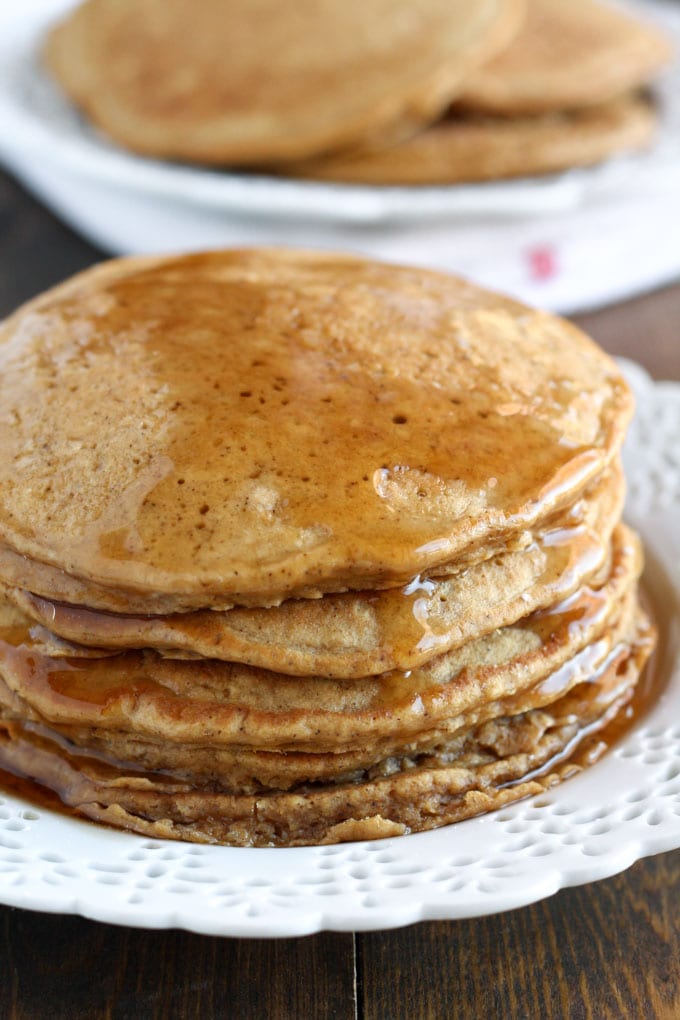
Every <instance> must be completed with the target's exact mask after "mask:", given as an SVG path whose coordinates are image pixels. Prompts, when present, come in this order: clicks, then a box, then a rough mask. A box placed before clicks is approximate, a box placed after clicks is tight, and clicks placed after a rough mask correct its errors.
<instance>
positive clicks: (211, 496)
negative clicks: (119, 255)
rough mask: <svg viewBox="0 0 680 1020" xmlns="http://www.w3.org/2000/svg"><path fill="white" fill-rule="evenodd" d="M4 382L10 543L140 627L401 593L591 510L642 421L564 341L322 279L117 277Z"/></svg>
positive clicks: (470, 309) (0, 460)
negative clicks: (569, 512) (138, 610)
mask: <svg viewBox="0 0 680 1020" xmlns="http://www.w3.org/2000/svg"><path fill="white" fill-rule="evenodd" d="M0 364H1V365H2V376H1V379H0V400H1V402H2V407H3V416H4V421H5V422H6V423H7V424H8V425H9V424H10V423H11V428H8V429H7V438H6V441H5V442H3V444H2V447H1V448H0V537H1V538H2V540H3V542H4V544H5V546H6V547H8V549H9V551H10V554H12V553H13V554H15V555H16V554H19V556H20V557H21V559H20V560H19V561H18V568H19V571H21V570H26V571H28V572H30V571H31V569H32V566H31V560H32V561H35V563H36V564H37V565H38V567H40V565H41V564H45V565H47V567H48V568H49V569H51V570H52V571H57V572H59V571H62V572H65V574H66V576H67V577H68V576H73V577H75V578H76V579H77V580H78V579H80V580H84V581H85V582H88V583H89V582H92V584H93V585H95V586H100V589H101V590H102V591H103V592H104V594H106V592H107V591H108V592H112V593H113V595H114V602H115V601H116V600H115V595H116V593H117V592H118V593H120V594H119V598H118V601H117V604H116V606H115V608H120V603H122V604H123V605H125V603H126V598H127V595H128V593H129V596H130V598H129V600H128V605H130V604H131V605H132V606H133V608H132V611H135V602H134V600H135V599H137V603H136V605H139V604H142V605H144V606H145V607H146V611H147V612H154V611H155V612H158V611H160V612H167V611H172V610H173V609H174V610H185V609H191V608H199V607H202V606H203V607H211V608H224V607H226V606H230V605H232V604H233V603H234V602H240V603H241V604H245V605H253V604H255V605H257V604H260V605H267V604H272V603H276V602H278V601H281V599H282V598H285V597H288V596H291V595H295V594H304V595H310V594H315V593H319V592H322V591H334V590H335V591H339V590H343V589H345V588H348V587H349V588H355V589H360V588H373V587H390V586H394V585H396V584H400V583H408V582H409V581H410V580H411V579H412V578H413V576H414V575H415V574H417V573H422V572H423V571H426V570H428V569H430V568H434V567H436V566H438V565H441V564H446V563H450V562H452V561H454V560H457V559H460V558H464V557H465V555H466V554H469V552H470V550H475V549H479V548H482V547H483V546H485V545H487V544H488V543H490V542H493V541H498V540H499V539H500V540H505V538H506V536H508V535H510V536H511V535H512V534H513V533H515V534H516V533H517V531H519V530H521V529H522V528H526V527H531V526H534V525H535V524H536V523H537V522H539V521H541V520H544V519H546V518H547V517H548V516H550V515H551V514H553V513H555V512H556V511H557V510H558V509H559V508H560V507H564V506H567V505H569V504H570V503H572V502H573V501H574V500H575V499H576V498H577V496H578V494H579V493H580V492H582V491H583V490H584V488H585V487H586V485H587V484H588V482H589V481H590V480H592V479H594V478H596V477H597V476H598V475H599V474H600V473H601V472H602V471H603V470H604V469H605V467H606V466H607V465H608V463H609V462H610V461H611V460H612V458H613V456H614V455H615V453H616V452H617V450H618V448H619V446H620V443H621V440H622V435H623V430H624V428H625V425H626V423H627V421H628V418H629V416H630V412H631V398H630V394H629V392H628V389H627V387H626V384H625V382H624V380H623V378H622V376H621V374H620V372H619V371H618V369H617V368H616V366H615V365H614V364H613V362H612V361H611V360H610V359H609V358H608V357H607V356H606V355H605V354H604V353H603V352H602V351H600V350H599V349H598V348H597V347H595V345H594V344H592V343H591V341H589V340H588V339H587V338H586V337H585V336H584V335H583V334H582V333H580V332H579V331H578V330H577V329H576V328H575V327H573V326H571V325H569V324H568V323H566V322H564V321H562V320H559V319H557V318H555V317H553V316H550V315H548V314H546V313H541V312H534V311H531V310H529V309H527V308H526V307H524V306H523V305H521V304H518V303H516V302H513V301H510V300H509V299H504V298H499V297H497V296H495V295H491V294H489V293H488V292H485V291H482V290H479V289H478V288H476V287H474V286H472V285H471V284H467V283H464V282H461V281H460V280H456V279H453V278H452V277H450V276H446V275H443V274H438V273H433V272H428V271H425V270H416V269H405V268H401V267H393V266H387V265H381V264H378V263H371V262H367V261H364V260H361V259H354V258H351V257H349V256H335V255H325V254H311V253H296V252H283V251H259V252H258V251H252V252H216V253H211V254H204V255H195V256H185V257H181V258H159V259H141V260H138V259H131V260H120V261H117V262H115V261H114V262H112V263H109V264H107V265H105V266H102V267H99V268H97V269H95V270H91V271H89V272H87V273H85V274H83V275H81V276H80V277H76V278H75V279H74V280H72V281H70V282H69V283H67V284H64V285H63V286H62V287H60V288H57V289H55V290H54V291H52V292H49V293H48V294H47V295H45V296H43V297H42V298H40V299H37V300H36V301H34V302H33V303H31V304H29V305H28V306H26V307H25V308H24V309H22V310H20V311H19V312H18V313H16V315H15V316H13V317H12V318H11V319H9V320H7V322H6V323H5V324H4V327H3V329H2V332H1V333H0ZM27 557H28V558H29V559H28V560H27V559H26V558H27ZM3 575H4V570H3ZM4 576H5V579H6V580H8V578H7V577H6V575H4ZM23 586H25V587H30V588H32V585H25V584H24V585H23ZM32 590H38V593H39V594H42V595H46V596H49V595H50V594H51V593H52V592H51V591H50V589H49V587H48V590H42V591H41V590H40V589H35V588H32ZM94 595H95V596H96V591H95V593H94ZM57 597H58V596H57ZM81 597H82V599H83V601H84V602H85V604H88V605H97V604H98V603H97V601H96V598H95V597H92V598H90V597H89V596H88V590H87V586H86V587H85V588H84V590H83V594H82V595H81ZM69 601H76V602H77V601H79V599H77V598H75V599H69ZM103 607H104V608H108V606H107V605H106V603H104V606H103ZM142 611H144V610H142Z"/></svg>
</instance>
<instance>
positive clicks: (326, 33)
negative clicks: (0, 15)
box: [45, 0, 517, 164]
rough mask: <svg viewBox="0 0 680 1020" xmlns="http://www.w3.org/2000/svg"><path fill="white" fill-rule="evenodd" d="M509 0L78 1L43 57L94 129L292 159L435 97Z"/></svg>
mask: <svg viewBox="0 0 680 1020" xmlns="http://www.w3.org/2000/svg"><path fill="white" fill-rule="evenodd" d="M516 7H517V0H478V2H476V3H474V4H470V3H467V2H465V0H418V2H417V3H413V2H409V3H403V2H402V3H399V4H395V3H394V0H377V2H376V0H373V2H372V3H370V4H366V3H361V2H358V0H349V2H345V3H342V4H338V3H335V2H334V0H298V2H296V3H295V5H289V4H281V3H277V2H276V0H258V2H257V3H253V2H252V0H232V2H231V3H229V4H228V5H225V4H224V3H222V2H221V0H201V3H199V4H196V3H192V2H190V0H88V2H86V3H84V4H83V5H82V6H81V7H79V8H78V9H77V10H76V11H75V12H74V13H73V14H71V15H70V16H69V17H68V18H67V19H66V20H65V21H64V22H63V23H62V24H60V25H58V26H57V27H56V28H55V29H54V30H53V31H52V33H51V34H50V36H49V38H48V41H47V46H46V50H45V57H46V60H47V63H48V65H49V67H50V68H51V70H52V72H53V73H54V75H55V77H56V78H57V80H58V81H59V82H60V84H61V85H62V87H63V88H64V89H65V91H66V92H67V93H68V95H69V96H70V97H71V98H72V99H73V100H74V102H75V103H77V105H78V106H80V107H81V108H82V109H83V111H84V112H85V113H86V114H87V115H88V116H89V117H90V118H91V119H92V120H93V121H94V123H95V124H96V125H98V126H99V127H100V128H102V129H103V130H104V131H105V132H106V133H107V134H109V135H110V136H111V137H113V138H114V139H116V140H117V141H119V142H120V143H121V144H123V145H125V146H127V147H129V148H130V149H134V150H135V151H137V152H141V153H144V154H146V155H151V156H160V157H170V158H173V159H182V160H189V161H198V162H203V163H219V164H236V163H244V162H246V163H252V162H255V161H271V160H281V159H296V158H302V157H305V156H311V155H315V154H317V153H319V152H325V151H329V150H332V149H337V148H340V147H343V146H346V145H352V144H355V143H358V142H361V141H363V140H365V139H367V138H368V139H371V140H372V139H374V138H375V136H376V134H377V135H380V133H381V132H383V131H387V132H388V133H390V132H392V131H393V130H394V128H393V125H394V124H395V123H396V124H398V125H399V131H400V132H403V130H404V126H405V125H410V126H411V130H413V128H415V127H416V126H419V125H421V124H423V123H427V122H429V121H430V120H432V119H434V118H435V117H437V116H438V115H439V113H441V111H442V110H444V109H445V108H446V106H447V105H448V103H449V102H450V101H451V99H452V98H453V96H454V95H455V94H456V93H457V91H458V90H459V89H460V87H461V86H462V83H463V80H464V79H465V78H466V77H469V75H470V73H471V71H472V70H473V69H474V68H475V67H476V66H478V65H479V64H480V63H482V62H483V61H484V60H485V59H486V58H487V57H488V56H489V55H491V54H493V53H495V52H496V51H497V49H498V46H499V44H502V43H503V42H504V41H505V40H506V39H507V37H508V34H509V33H508V27H506V25H507V22H508V21H511V22H513V24H514V21H513V17H512V12H513V11H514V10H515V8H516Z"/></svg>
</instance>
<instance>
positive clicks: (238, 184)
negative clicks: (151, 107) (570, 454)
mask: <svg viewBox="0 0 680 1020" xmlns="http://www.w3.org/2000/svg"><path fill="white" fill-rule="evenodd" d="M73 3H74V0H4V2H3V0H0V161H2V162H4V163H5V164H6V165H7V167H8V168H10V169H11V170H12V171H13V172H14V173H15V174H16V175H17V176H18V177H19V178H20V179H21V180H22V181H23V182H24V183H25V184H26V185H27V186H28V187H29V188H31V190H33V191H34V192H35V193H36V194H37V195H38V196H39V197H40V198H41V199H42V200H44V201H45V202H46V203H47V204H48V205H50V206H51V207H52V208H53V209H54V210H55V211H56V212H57V213H58V214H59V215H60V216H61V217H62V218H63V219H64V220H65V221H66V222H67V223H69V224H71V225H72V226H73V227H75V228H76V229H77V230H79V231H80V232H81V233H83V234H84V235H85V236H86V237H87V238H89V239H90V240H91V241H93V242H94V243H95V244H97V245H98V246H99V247H101V248H103V249H104V250H106V251H108V252H111V253H113V254H132V253H143V252H167V251H178V250H190V249H191V250H195V249H201V248H215V247H224V246H246V245H261V244H269V245H291V244H292V245H301V246H304V247H324V248H336V249H339V248H343V249H351V250H355V251H361V252H363V253H365V254H367V255H373V256H376V257H378V258H383V259H387V260H392V261H399V262H404V263H409V264H416V265H423V266H430V267H433V268H441V269H448V270H450V271H453V272H458V273H462V274H464V275H467V276H471V277H472V278H473V279H475V280H476V281H477V282H478V283H481V284H484V285H487V286H489V287H492V288H494V289H497V290H502V291H506V292H508V293H511V294H513V295H515V296H517V297H519V298H522V299H524V300H526V301H528V302H529V303H530V304H537V305H541V306H543V307H547V308H551V309H554V310H558V311H574V310H575V309H580V310H583V309H584V308H586V307H593V306H595V305H599V304H602V303H605V302H607V301H613V300H618V299H620V298H622V297H624V296H628V295H630V294H632V293H634V292H639V291H641V290H644V289H647V288H650V287H653V286H657V285H659V284H660V283H662V282H665V281H667V280H669V279H671V278H672V277H673V276H674V275H676V274H677V273H678V272H680V231H678V230H672V229H671V230H669V229H668V224H669V222H670V221H672V220H673V219H674V218H677V219H679V220H680V63H678V62H676V64H675V66H674V67H672V68H670V69H669V70H668V72H667V73H666V74H665V75H663V76H662V77H661V79H660V81H659V85H658V89H659V96H660V102H661V106H662V110H663V117H662V126H661V131H660V134H659V138H658V142H657V144H656V145H655V146H654V148H653V149H651V150H650V151H649V152H645V153H640V154H637V155H634V156H628V157H621V158H618V159H613V160H610V161H609V162H607V163H605V164H602V165H601V166H598V167H592V168H588V169H584V170H574V171H571V172H569V173H565V174H559V175H553V176H545V177H541V178H534V179H526V180H515V181H506V182H497V183H487V184H475V185H454V186H448V187H411V188H408V187H369V186H358V185H338V184H325V183H314V182H301V181H293V180H285V179H279V178H274V177H266V176H261V177H258V176H254V175H246V174H239V173H228V172H226V171H220V170H210V169H203V168H200V167H189V166H181V165H179V164H175V163H170V162H161V161H158V160H152V159H145V158H142V157H138V156H135V155H133V154H132V153H129V152H126V151H124V150H123V149H120V148H118V147H117V146H115V145H113V144H112V143H110V142H109V141H108V140H106V139H105V138H104V137H103V136H102V135H100V134H98V133H97V132H95V131H94V130H93V129H92V128H91V127H90V126H89V125H88V124H87V123H86V122H85V121H84V120H83V119H82V118H81V117H80V116H79V115H78V114H77V113H76V111H75V110H74V109H73V108H72V107H71V106H70V104H69V103H68V102H67V101H66V100H65V99H64V97H63V96H62V95H61V93H60V92H59V91H58V89H57V88H56V87H55V86H54V84H53V83H52V82H51V80H50V79H49V78H48V77H47V75H46V74H45V73H44V71H43V70H42V69H41V67H40V62H39V60H38V57H37V54H38V50H39V46H40V42H41V40H42V38H43V37H44V33H45V31H46V28H47V25H48V24H49V22H51V21H52V20H54V19H56V18H58V17H59V16H60V14H62V13H63V12H64V11H65V10H66V9H67V8H68V7H70V6H72V4H73ZM625 6H626V7H629V8H632V9H633V10H634V11H638V12H639V13H641V14H642V15H643V16H647V17H648V18H651V19H653V20H656V21H658V22H659V23H660V24H661V25H662V26H664V28H665V29H666V30H667V32H668V33H669V35H670V36H671V37H675V38H676V39H677V40H678V44H679V49H680V8H679V7H678V5H677V3H671V2H670V0H628V2H627V3H626V5H625Z"/></svg>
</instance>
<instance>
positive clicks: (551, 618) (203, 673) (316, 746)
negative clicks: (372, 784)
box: [0, 526, 641, 783]
mask: <svg viewBox="0 0 680 1020" xmlns="http://www.w3.org/2000/svg"><path fill="white" fill-rule="evenodd" d="M640 564H641V556H640V548H639V543H638V541H637V540H636V538H635V536H634V535H633V533H632V532H630V531H629V530H628V529H625V528H624V527H623V526H621V528H620V530H619V531H618V532H617V536H616V540H615V549H614V556H613V561H612V567H611V572H610V576H609V578H608V579H607V580H606V582H605V583H604V584H603V585H602V586H601V587H599V588H597V589H595V588H590V587H586V588H584V589H581V590H580V591H579V592H577V593H575V594H574V595H573V596H571V597H570V598H569V599H567V600H565V602H564V603H561V604H558V605H557V606H554V607H552V608H551V609H550V610H544V611H540V612H538V613H534V614H531V615H530V616H528V617H526V618H525V619H524V620H522V621H519V622H518V623H517V624H514V625H513V626H511V627H506V628H502V629H500V630H497V631H494V632H493V633H492V634H489V635H486V636H485V637H483V638H480V639H478V640H477V641H471V642H468V643H467V644H466V645H465V646H464V647H462V648H460V649H458V650H456V651H454V652H448V653H445V654H444V655H441V656H439V657H437V658H436V659H434V660H430V662H428V663H427V664H426V665H424V666H422V667H420V668H418V669H415V670H412V671H408V672H406V673H403V672H398V671H397V672H395V671H393V672H390V673H387V674H383V675H382V676H380V677H370V678H366V679H364V680H361V681H355V682H352V683H349V682H346V681H345V682H343V681H339V680H331V679H326V678H321V677H319V678H309V677H308V678H301V677H285V676H283V675H280V674H276V673H272V672H269V671H264V670H257V669H255V668H253V667H248V666H243V665H238V664H232V663H223V662H218V661H215V660H204V661H203V662H200V663H197V662H193V661H190V662H186V661H181V660H180V661H177V660H168V659H164V658H162V657H160V656H158V655H157V654H155V653H153V652H150V651H147V652H127V653H125V654H123V655H117V656H114V657H112V658H110V659H109V660H106V659H88V658H83V659H80V658H79V659H66V660H54V659H51V658H49V657H46V656H42V655H40V654H39V653H38V652H37V651H36V649H35V648H34V647H33V646H32V644H31V641H30V637H29V636H28V635H26V634H24V635H21V634H18V631H17V629H15V628H11V629H9V630H7V629H5V630H4V631H3V635H4V640H2V641H0V676H1V677H2V681H3V685H2V687H1V688H0V701H1V702H2V703H3V704H5V705H6V706H7V708H8V710H10V711H11V712H13V713H14V714H15V715H17V716H19V717H21V718H24V719H30V720H32V721H34V722H38V723H43V722H44V723H47V724H48V725H50V726H51V727H55V726H56V727H59V728H62V729H64V728H65V727H68V728H69V729H68V730H65V729H64V732H68V734H69V735H70V736H71V737H73V736H74V733H75V732H76V731H77V728H78V727H80V728H81V729H82V732H83V734H84V735H85V739H86V740H87V742H88V743H89V742H90V741H91V739H92V733H91V730H92V729H93V728H94V729H97V730H99V731H100V733H101V734H104V733H105V734H106V736H107V739H108V736H109V734H111V733H112V734H116V733H128V734H132V735H134V736H135V737H136V738H141V739H146V738H150V739H152V740H160V741H161V742H162V752H161V753H162V754H163V755H164V765H163V768H164V769H165V770H167V769H168V768H171V767H172V754H173V747H175V746H180V747H184V748H186V747H187V746H189V745H190V746H191V747H198V748H200V747H204V748H209V753H210V754H211V755H212V756H213V768H216V767H217V761H218V757H217V755H218V751H219V749H220V748H233V749H236V750H237V751H238V753H239V754H242V753H243V752H244V751H245V750H248V749H253V750H260V749H261V750H262V751H265V752H271V751H274V752H277V754H278V762H277V764H276V768H277V769H278V775H277V778H276V782H277V783H280V782H281V781H282V777H285V776H286V773H287V771H288V774H289V775H290V774H291V773H290V770H291V769H293V770H296V769H297V770H299V769H300V768H301V767H302V768H305V767H308V766H311V765H313V760H312V759H309V760H308V761H307V762H304V761H297V760H292V759H291V760H288V754H289V752H296V751H303V752H305V754H306V755H309V754H313V753H319V752H321V753H326V752H330V753H331V754H332V755H333V756H337V755H338V754H342V755H347V753H348V752H351V751H356V752H358V755H359V757H358V759H357V758H356V757H355V758H354V759H351V761H352V762H353V764H352V767H356V762H357V760H358V761H360V762H362V763H363V764H364V765H365V764H366V763H367V761H368V760H371V761H372V763H375V761H378V760H380V759H381V758H383V757H385V756H386V755H388V754H393V753H396V752H398V751H399V749H402V748H403V747H404V745H405V744H409V743H411V742H413V741H417V740H418V739H419V738H420V737H422V736H425V738H426V740H431V739H432V737H433V736H434V737H435V738H437V739H438V738H439V737H440V736H441V735H442V734H444V733H447V732H448V733H451V732H455V731H456V730H457V729H458V728H459V727H460V718H459V717H461V716H466V715H469V713H471V712H475V711H479V710H480V708H482V707H484V706H487V705H493V704H494V703H496V702H498V701H499V700H501V699H507V698H510V697H515V696H517V695H518V694H521V693H522V692H523V691H527V690H529V689H531V688H533V687H534V686H535V685H536V684H538V683H540V682H541V681H542V680H545V678H546V677H548V676H550V675H552V674H557V673H558V672H559V670H561V669H562V668H563V667H565V666H566V667H567V673H568V674H569V675H570V676H573V675H577V676H581V677H584V678H587V676H588V675H589V674H590V673H592V672H597V669H598V668H599V667H600V666H601V665H602V663H603V662H604V661H606V659H607V656H608V655H609V654H610V653H611V651H612V648H614V647H615V646H616V645H617V643H618V642H619V641H620V640H623V639H624V638H625V635H626V633H627V632H628V630H629V629H630V620H631V618H632V615H634V613H635V598H634V585H635V581H636V579H637V576H638V573H639V570H640ZM19 642H20V643H19ZM567 664H568V665H567ZM561 682H562V683H563V682H564V681H561ZM554 683H555V681H553V686H554ZM74 728H76V729H74ZM111 739H112V740H113V739H115V738H114V737H112V738H111ZM281 752H285V753H284V754H283V755H282V754H281ZM269 757H270V758H271V755H269ZM266 758H267V755H265V765H266V766H267V767H268V768H269V769H271V764H272V762H271V761H269V762H267V761H266ZM225 760H226V761H227V764H228V767H231V765H233V761H232V760H231V759H229V758H227V759H225ZM253 762H256V759H253ZM322 764H323V763H322ZM326 764H327V763H326ZM349 766H350V759H348V758H345V759H344V760H343V762H342V768H343V769H345V770H346V769H347V768H348V767H349ZM334 767H335V768H337V767H338V759H337V757H336V758H335V763H334ZM228 776H229V772H228V771H227V772H226V774H225V775H223V776H222V782H223V783H227V782H228V781H229V779H228ZM255 778H260V777H258V776H255ZM295 778H296V781H299V780H300V778H301V777H300V776H299V774H298V773H297V772H295ZM305 778H307V779H310V778H312V777H311V776H310V775H307V776H306V777H305Z"/></svg>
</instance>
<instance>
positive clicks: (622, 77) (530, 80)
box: [458, 0, 672, 116]
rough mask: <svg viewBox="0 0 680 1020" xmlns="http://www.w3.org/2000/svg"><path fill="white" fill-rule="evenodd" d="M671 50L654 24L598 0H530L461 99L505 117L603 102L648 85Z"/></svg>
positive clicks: (475, 106) (463, 103)
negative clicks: (514, 30)
mask: <svg viewBox="0 0 680 1020" xmlns="http://www.w3.org/2000/svg"><path fill="white" fill-rule="evenodd" d="M671 55H672V51H671V47H670V45H669V43H668V41H667V40H666V38H665V37H664V36H663V35H662V34H661V33H660V32H659V31H658V30H657V29H656V28H654V27H652V26H650V25H647V24H645V23H644V22H641V21H639V20H638V19H637V18H632V17H630V16H628V15H627V14H624V13H623V12H622V11H619V10H617V9H616V8H614V7H609V6H608V5H606V4H600V3H599V2H597V0H530V2H529V5H528V8H527V17H526V20H525V22H524V25H523V27H522V28H521V30H520V31H519V33H518V34H517V35H516V36H515V38H514V40H513V41H512V42H511V43H510V45H509V46H508V48H507V49H506V50H504V51H503V52H501V53H500V54H499V55H497V56H495V57H494V58H493V59H492V60H491V61H490V62H489V63H488V64H485V65H484V66H483V67H481V68H479V69H478V70H476V71H473V73H472V74H471V75H470V77H469V78H468V79H467V81H466V83H465V87H464V89H463V91H462V92H461V94H460V96H459V97H458V101H459V102H460V104H461V105H462V106H464V107H465V108H466V109H470V110H475V111H480V112H483V113H494V114H506V115H509V116H515V115H520V114H538V113H552V112H555V111H560V110H570V109H575V108H577V107H582V106H591V105H593V104H600V103H605V102H608V101H609V100H612V99H616V98H618V97H619V96H621V95H623V94H624V93H626V92H629V91H631V90H633V89H637V88H640V87H641V86H642V85H645V84H646V83H647V82H648V81H649V80H650V78H652V77H653V76H654V75H655V74H656V73H657V72H658V71H659V69H660V68H661V67H663V65H664V64H665V63H667V62H668V60H669V59H670V57H671Z"/></svg>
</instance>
